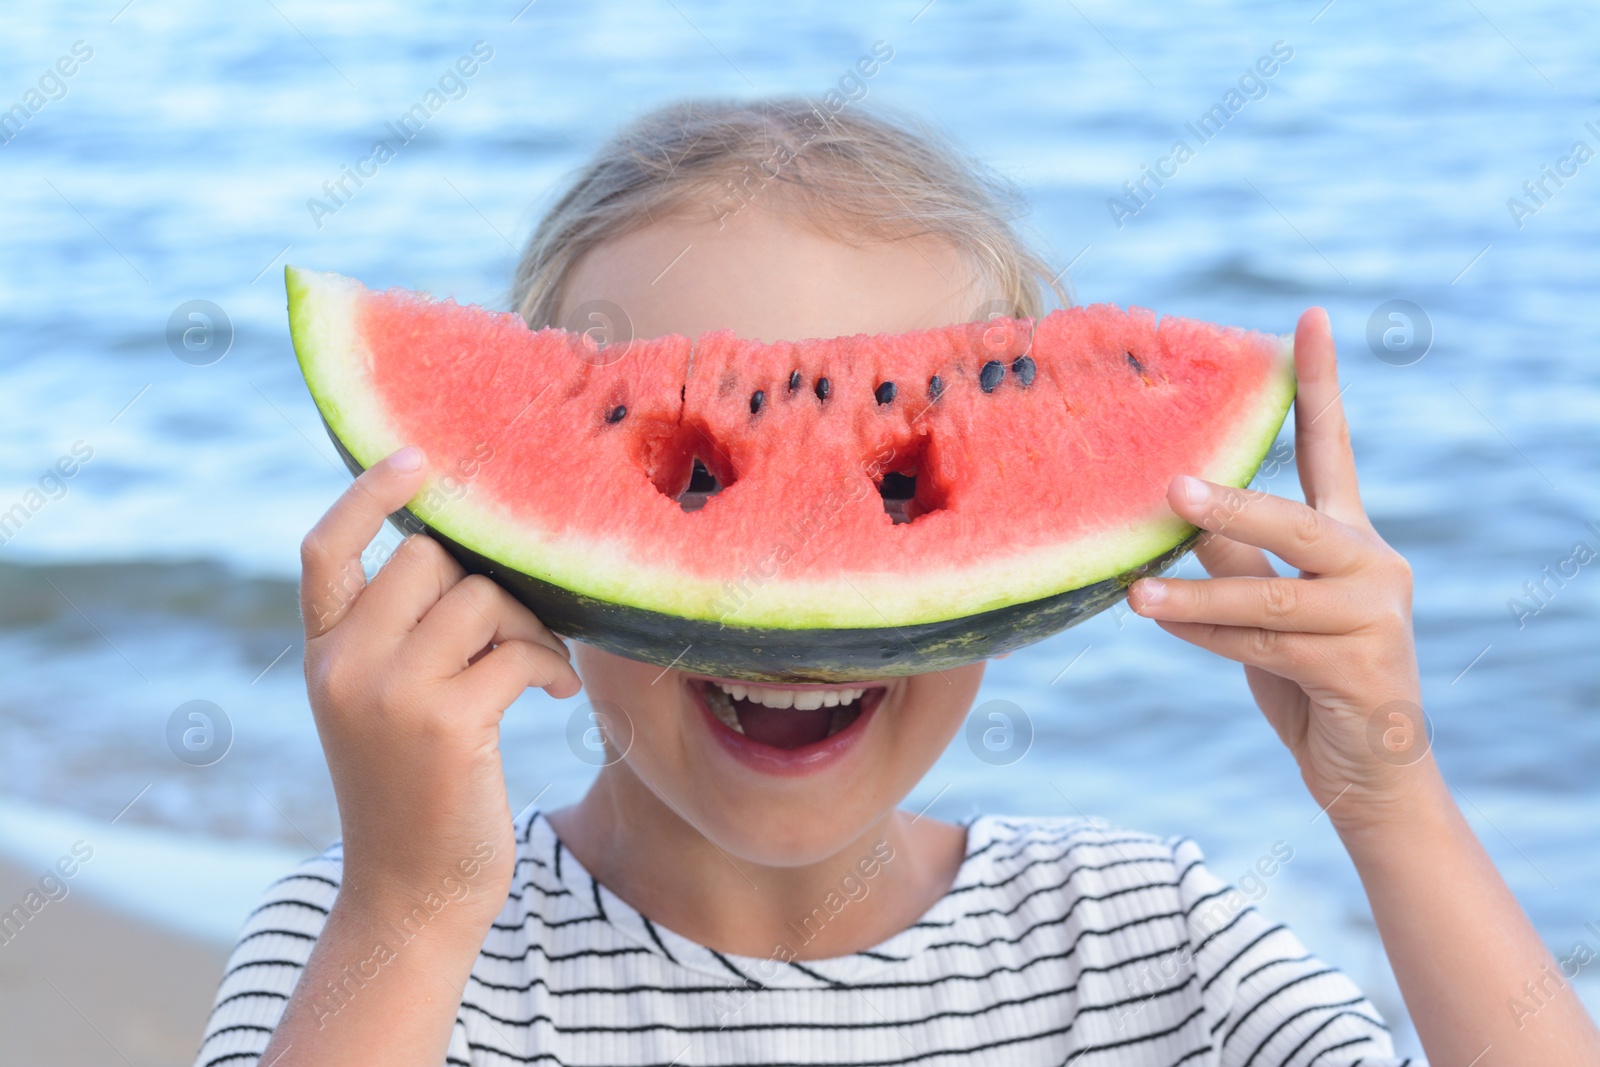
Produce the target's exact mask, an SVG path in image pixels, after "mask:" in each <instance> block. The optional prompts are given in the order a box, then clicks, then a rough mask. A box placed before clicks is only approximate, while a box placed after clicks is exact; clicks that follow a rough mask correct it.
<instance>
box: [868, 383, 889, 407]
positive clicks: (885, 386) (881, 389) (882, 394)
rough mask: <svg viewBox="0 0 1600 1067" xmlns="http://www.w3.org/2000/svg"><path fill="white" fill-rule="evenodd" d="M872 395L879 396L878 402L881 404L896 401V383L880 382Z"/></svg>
mask: <svg viewBox="0 0 1600 1067" xmlns="http://www.w3.org/2000/svg"><path fill="white" fill-rule="evenodd" d="M872 395H873V396H874V397H876V398H877V400H878V403H880V404H892V403H894V383H893V382H883V383H881V384H879V386H878V388H877V390H876V391H875V392H874V393H873V394H872Z"/></svg>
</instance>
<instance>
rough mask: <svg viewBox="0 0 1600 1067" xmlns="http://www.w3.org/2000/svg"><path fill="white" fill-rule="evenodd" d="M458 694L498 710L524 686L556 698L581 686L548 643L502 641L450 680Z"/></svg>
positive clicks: (577, 689) (470, 702) (570, 667)
mask: <svg viewBox="0 0 1600 1067" xmlns="http://www.w3.org/2000/svg"><path fill="white" fill-rule="evenodd" d="M450 685H451V687H452V688H455V689H456V690H457V691H458V692H459V693H460V694H461V698H462V699H463V700H464V701H466V702H468V703H469V704H472V705H476V706H478V707H493V708H496V709H498V711H499V712H500V713H502V714H503V713H504V712H505V709H506V708H509V707H510V706H511V702H512V701H514V700H516V699H517V697H519V696H521V695H522V694H523V692H524V691H526V690H528V689H543V690H545V691H546V692H548V693H549V694H550V695H551V696H553V697H556V698H557V699H563V700H564V699H566V698H567V697H570V696H576V695H577V693H578V691H579V690H580V689H582V688H583V683H582V682H581V681H580V680H579V679H578V672H577V671H575V670H573V669H572V664H571V663H568V662H567V660H566V657H564V656H562V655H561V654H560V653H558V652H556V651H554V650H553V649H551V648H550V647H549V646H548V645H542V644H535V643H533V642H529V641H506V642H504V643H502V644H500V645H497V646H496V647H495V648H494V650H493V651H491V652H490V653H489V654H488V655H486V656H484V657H483V658H482V659H480V660H479V661H478V662H476V663H474V664H473V665H472V666H470V667H468V668H467V669H466V670H464V671H462V672H461V673H460V674H459V675H457V676H456V678H455V679H454V680H453V681H452V682H451V683H450Z"/></svg>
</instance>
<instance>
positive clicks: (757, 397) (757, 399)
mask: <svg viewBox="0 0 1600 1067" xmlns="http://www.w3.org/2000/svg"><path fill="white" fill-rule="evenodd" d="M766 402H767V394H766V393H764V392H762V391H761V390H760V389H757V390H756V391H755V392H753V393H751V394H750V414H752V415H754V414H756V413H757V412H759V411H760V410H761V405H762V404H764V403H766Z"/></svg>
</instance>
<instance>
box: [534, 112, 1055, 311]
mask: <svg viewBox="0 0 1600 1067" xmlns="http://www.w3.org/2000/svg"><path fill="white" fill-rule="evenodd" d="M773 184H777V187H778V191H779V192H781V193H785V194H795V195H797V196H798V198H799V201H800V203H801V205H802V206H803V207H804V208H805V209H806V214H807V217H808V221H809V222H811V223H812V224H813V225H815V226H818V227H819V228H823V229H824V230H826V232H828V233H829V234H830V236H835V237H839V238H841V239H845V240H851V239H859V238H861V237H863V236H865V237H869V238H879V239H887V240H894V239H900V238H905V237H912V236H924V235H927V236H935V237H939V238H943V239H945V240H948V241H949V242H951V243H952V244H953V245H954V246H955V247H956V248H957V249H958V250H960V251H961V252H962V253H963V254H964V255H965V257H966V258H967V260H968V261H969V263H970V265H971V266H972V268H973V269H974V271H975V273H976V274H977V277H978V280H979V281H980V283H981V284H983V285H984V286H985V288H986V289H987V290H988V291H991V292H995V293H998V294H999V300H998V301H997V302H994V303H992V304H990V305H986V306H985V307H984V308H982V309H975V312H974V318H978V319H983V318H988V317H991V315H992V314H993V313H996V312H998V313H1001V314H1007V315H1013V316H1017V317H1031V318H1038V317H1039V316H1041V315H1042V314H1044V312H1045V311H1046V310H1048V308H1047V305H1046V296H1045V294H1046V293H1047V292H1048V293H1050V294H1052V295H1053V296H1054V297H1055V299H1056V300H1057V301H1058V302H1059V303H1060V304H1062V305H1069V304H1070V303H1071V299H1070V298H1069V297H1068V295H1067V293H1066V291H1065V290H1064V289H1063V288H1062V286H1061V285H1060V284H1059V281H1058V279H1059V278H1060V275H1059V274H1055V275H1054V276H1052V272H1051V270H1050V269H1049V267H1048V266H1047V264H1046V263H1045V261H1044V260H1043V259H1041V258H1040V257H1039V256H1038V255H1037V254H1035V253H1034V252H1033V251H1032V250H1031V249H1030V248H1029V247H1028V246H1027V245H1026V244H1025V243H1024V242H1023V241H1022V240H1021V239H1020V238H1019V237H1018V236H1017V233H1016V231H1015V230H1014V229H1013V228H1012V219H1013V218H1015V217H1016V216H1017V215H1020V214H1021V213H1022V200H1021V197H1020V196H1019V195H1018V194H1017V193H1016V191H1015V190H1014V189H1013V188H1012V187H1011V186H1010V185H1009V184H1008V183H1006V182H1005V181H1004V180H1002V179H1001V178H999V177H998V176H996V175H995V174H994V173H993V172H991V171H990V170H988V169H987V168H985V167H983V166H981V165H980V164H978V163H976V162H974V161H973V160H971V159H969V158H968V157H966V156H965V155H963V154H962V153H960V152H958V151H957V150H956V149H955V148H953V147H952V146H951V145H950V144H949V143H948V142H947V141H945V140H944V139H942V138H941V137H939V136H938V135H936V134H934V133H932V132H931V131H929V130H928V129H926V128H925V127H923V126H921V125H920V124H914V123H912V122H910V121H892V120H890V119H888V118H886V117H883V116H882V115H878V114H873V113H870V112H866V111H862V110H861V109H860V108H859V107H854V106H852V107H847V108H845V109H844V110H842V111H840V112H838V113H836V114H829V113H827V112H826V111H824V110H823V108H822V106H821V105H817V104H813V103H812V102H810V101H808V100H804V99H800V98H775V99H765V100H755V101H749V102H724V101H716V100H689V101H684V102H682V103H677V104H672V105H669V106H667V107H663V108H660V109H658V110H655V111H652V112H650V113H648V114H646V115H644V116H642V117H641V118H639V119H637V120H636V121H634V122H633V123H632V124H630V125H628V126H627V127H625V128H624V129H622V130H621V131H620V132H619V133H617V134H616V135H615V136H614V137H612V138H611V140H610V141H608V142H607V143H606V144H605V145H603V146H602V147H601V148H600V150H599V151H598V152H597V153H596V154H595V156H594V157H593V158H592V159H591V160H590V161H589V162H588V163H587V164H585V165H584V166H583V168H582V169H580V170H579V171H578V172H577V174H576V175H575V176H574V177H573V179H572V182H571V185H570V186H569V187H568V188H567V190H566V192H565V193H564V194H562V195H561V197H560V198H559V199H558V200H557V201H556V203H555V206H553V207H552V208H551V209H550V210H549V212H548V213H547V214H546V215H545V216H544V218H543V219H542V220H541V221H540V222H539V226H538V228H537V229H535V230H534V232H533V236H532V237H531V238H530V239H529V240H528V244H527V247H526V248H525V249H524V250H523V253H522V257H521V260H520V262H519V263H518V264H517V272H516V276H515V280H514V283H513V288H512V307H513V308H514V309H515V310H516V311H517V312H518V313H519V314H521V315H522V317H523V318H524V319H525V320H527V322H528V324H529V325H530V326H533V327H535V328H538V327H543V326H547V325H551V324H553V319H554V317H555V315H556V313H557V310H558V308H559V306H560V301H561V286H562V282H563V281H564V280H565V278H566V276H567V274H568V273H569V272H570V271H571V270H572V268H573V267H574V266H575V265H576V264H577V262H578V261H579V260H580V259H581V258H582V257H583V256H584V254H585V253H587V252H588V251H589V250H590V249H592V248H594V247H595V246H596V245H598V244H600V243H601V242H602V241H605V240H607V239H609V238H613V237H618V236H620V235H622V234H624V233H627V232H630V231H632V230H635V229H638V228H639V227H641V226H644V225H646V224H647V223H649V222H650V221H651V220H652V219H655V218H660V217H663V216H669V217H672V216H678V217H681V216H685V215H687V216H689V217H694V215H695V214H696V212H702V211H703V212H704V213H705V216H704V217H705V218H706V219H707V220H708V221H709V220H711V219H717V220H718V221H721V220H722V219H724V218H725V217H727V216H729V215H731V214H733V213H736V212H737V211H738V210H740V209H742V208H743V207H744V206H745V205H746V204H747V203H750V202H752V201H754V200H755V199H757V198H759V197H761V196H762V195H763V193H764V192H765V191H766V189H767V187H768V186H769V185H773ZM773 199H777V198H773ZM554 324H555V325H561V324H560V323H554Z"/></svg>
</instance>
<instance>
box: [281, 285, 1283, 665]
mask: <svg viewBox="0 0 1600 1067" xmlns="http://www.w3.org/2000/svg"><path fill="white" fill-rule="evenodd" d="M285 284H286V288H287V290H288V295H289V322H290V332H291V335H292V337H293V340H294V346H295V351H296V354H297V356H298V359H299V362H300V368H301V371H302V373H303V374H304V376H305V379H306V383H307V386H308V388H309V389H310V391H311V395H312V397H313V399H314V400H315V402H316V404H317V407H318V409H319V411H320V412H321V414H322V418H323V421H324V422H325V424H326V425H327V427H328V431H329V434H330V435H331V436H332V437H333V438H334V440H335V442H336V444H338V445H339V446H340V451H341V453H343V454H345V455H346V457H347V462H349V463H350V464H351V466H352V469H355V470H360V469H365V468H366V467H368V466H371V465H372V464H373V463H375V462H377V461H378V460H380V459H382V458H383V457H384V456H386V455H388V454H389V453H391V452H393V451H394V450H396V449H398V448H400V447H402V446H404V445H406V444H408V443H410V442H407V441H405V440H402V439H401V438H400V437H399V435H398V434H397V433H395V432H394V430H393V429H392V428H391V427H390V426H389V423H388V418H387V416H386V414H385V412H384V411H383V409H382V407H381V405H380V404H379V402H378V400H377V397H376V393H375V391H374V390H372V389H371V388H370V387H369V386H368V385H367V383H366V381H365V372H364V369H363V368H362V366H361V362H362V361H361V359H360V358H359V357H361V356H362V355H363V354H364V353H365V346H364V344H363V343H362V341H361V338H360V337H359V335H358V332H357V329H356V321H355V314H354V311H355V307H356V301H357V299H358V298H359V297H360V295H361V294H363V293H365V292H367V290H366V289H365V287H364V286H362V285H361V284H360V283H359V282H356V281H354V280H353V279H349V278H345V277H342V276H340V275H336V274H321V273H317V272H311V271H305V270H300V269H298V268H295V267H289V268H287V269H286V271H285ZM1280 352H1281V368H1282V369H1281V372H1280V373H1278V374H1275V375H1271V376H1269V377H1268V379H1267V380H1265V381H1264V382H1263V383H1262V387H1261V391H1260V394H1259V395H1258V396H1257V397H1256V398H1255V399H1253V400H1252V401H1251V402H1249V403H1247V404H1246V405H1244V407H1245V409H1246V410H1247V411H1248V412H1249V413H1250V416H1251V417H1250V418H1249V419H1247V420H1245V421H1243V422H1242V423H1240V424H1239V425H1238V426H1237V427H1236V429H1235V431H1234V433H1233V434H1232V436H1231V438H1230V439H1229V440H1228V441H1225V442H1221V443H1220V444H1219V445H1218V446H1217V448H1216V449H1215V450H1214V453H1213V458H1212V461H1211V462H1210V463H1209V464H1208V465H1207V466H1206V467H1205V468H1203V469H1200V470H1197V471H1194V472H1192V473H1195V474H1197V475H1199V476H1201V477H1204V478H1206V479H1208V480H1210V481H1213V482H1217V483H1220V484H1224V485H1233V486H1240V487H1242V486H1244V485H1247V484H1248V483H1249V481H1250V480H1251V478H1253V477H1254V475H1255V473H1256V471H1257V470H1258V469H1259V467H1260V465H1261V463H1262V461H1263V460H1264V459H1265V457H1266V455H1267V453H1268V451H1269V450H1270V449H1271V447H1272V444H1273V442H1274V440H1275V439H1276V437H1277V434H1278V432H1279V430H1280V428H1281V427H1282V425H1283V422H1284V419H1285V418H1286V417H1287V414H1288V410H1289V408H1290V406H1291V404H1292V402H1293V399H1294V394H1295V379H1294V365H1293V341H1292V338H1288V337H1285V338H1283V339H1282V345H1281V348H1280ZM430 485H431V483H428V484H425V485H424V487H423V489H422V490H421V491H420V492H419V494H418V496H417V498H416V499H414V500H413V501H412V503H411V505H410V508H409V511H408V514H409V515H411V516H412V517H413V518H414V520H416V521H418V522H419V523H420V524H421V525H424V526H426V527H427V528H428V529H429V530H430V531H431V532H434V533H436V534H438V535H442V536H443V538H445V539H448V540H449V541H451V542H453V543H454V544H455V545H456V546H458V547H463V548H465V549H466V550H467V551H470V552H471V553H473V554H474V555H476V556H478V557H480V558H482V559H484V560H486V561H489V562H492V563H493V564H495V565H496V569H497V570H499V571H501V572H502V573H505V572H511V573H520V574H522V575H526V576H528V577H530V578H532V579H533V580H534V581H535V582H538V583H548V584H549V585H551V586H555V587H558V588H560V589H564V590H567V591H570V592H571V593H572V594H574V595H575V596H577V597H579V598H581V599H582V600H583V601H585V602H587V603H592V604H598V605H615V606H616V607H618V608H622V609H629V608H631V609H637V610H638V611H640V612H643V613H646V614H648V615H652V616H660V617H661V619H662V620H664V622H663V625H667V624H668V623H670V621H671V620H674V619H677V620H684V621H686V622H688V621H694V622H700V623H707V622H709V623H713V624H715V625H716V626H717V627H718V628H719V629H727V628H735V629H747V630H750V631H751V632H760V633H771V632H777V633H786V634H789V635H798V634H802V633H806V632H812V631H819V630H839V631H859V632H862V633H865V632H868V631H873V630H877V629H881V628H889V629H891V630H892V629H894V628H904V627H923V626H934V625H935V624H943V623H948V622H950V621H952V620H960V619H963V618H967V617H972V616H980V615H983V614H985V613H994V612H1002V611H1007V610H1009V609H1013V608H1016V607H1018V606H1020V605H1026V604H1030V603H1035V602H1043V601H1046V600H1049V599H1050V598H1056V597H1060V596H1062V595H1063V594H1068V593H1072V592H1074V591H1077V590H1089V589H1090V588H1091V587H1102V586H1106V587H1122V586H1125V585H1126V584H1128V583H1130V582H1131V581H1132V580H1134V578H1135V577H1137V576H1138V575H1140V574H1143V573H1147V572H1148V570H1149V567H1148V565H1149V564H1150V563H1151V562H1152V561H1154V560H1158V559H1170V558H1174V557H1175V555H1176V554H1180V550H1181V549H1182V548H1183V547H1184V546H1186V545H1187V544H1188V543H1189V542H1190V541H1191V540H1192V538H1193V537H1194V534H1195V529H1194V527H1192V526H1190V525H1189V524H1188V523H1186V522H1184V521H1183V520H1181V519H1179V518H1178V517H1177V516H1175V515H1173V514H1172V513H1171V512H1170V511H1168V512H1167V513H1166V514H1165V515H1159V516H1156V517H1153V518H1152V519H1151V520H1149V521H1148V522H1146V523H1144V524H1143V525H1140V526H1136V527H1133V528H1122V529H1108V530H1104V531H1101V532H1099V533H1097V534H1095V535H1093V536H1090V537H1085V538H1080V539H1077V540H1075V541H1071V542H1066V543H1063V544H1060V545H1055V546H1050V547H1048V548H1044V549H1039V550H1036V551H1034V552H1032V553H1029V554H1027V555H1025V556H1020V557H1012V558H1011V559H1009V560H1006V561H1004V562H1003V563H1002V564H999V565H994V564H988V565H984V566H981V567H977V568H972V569H971V570H968V571H964V572H961V573H954V572H948V571H945V572H932V573H923V574H921V575H920V578H919V581H917V582H907V581H906V580H905V578H904V576H903V575H901V574H886V575H883V576H882V577H881V579H878V580H874V579H875V578H876V576H866V575H854V576H848V575H847V576H843V577H842V578H841V579H837V580H833V581H794V580H786V579H783V578H781V576H780V577H779V578H778V579H776V580H772V581H768V582H764V583H757V584H755V586H754V595H753V596H750V597H749V598H748V599H745V598H740V600H742V601H743V603H742V605H741V606H740V607H739V608H738V610H734V611H730V610H729V609H728V606H727V605H728V599H727V590H726V589H725V587H724V586H723V584H721V583H713V582H710V581H706V580H703V579H697V578H693V577H690V576H686V575H683V574H679V573H664V572H663V571H661V570H660V569H644V568H640V567H637V566H634V565H632V564H630V563H629V562H627V561H628V560H629V558H630V553H629V546H627V545H626V544H624V543H622V542H620V541H616V540H610V541H607V540H605V539H603V538H596V537H593V536H589V537H585V538H584V539H583V540H582V542H577V541H576V539H570V538H569V539H567V540H568V542H569V543H566V544H562V543H558V541H557V539H554V538H547V539H544V540H538V539H536V536H535V534H534V532H533V531H530V530H529V529H527V528H526V526H524V525H519V524H518V523H517V522H515V521H514V520H512V519H510V518H508V517H506V516H504V515H502V514H500V513H499V512H498V510H497V509H495V508H494V506H493V504H492V503H486V502H483V498H482V497H481V495H479V494H469V495H468V496H466V497H464V498H460V499H456V500H454V501H451V500H450V499H449V497H448V495H446V494H441V493H430V492H428V489H429V488H430ZM429 501H435V502H442V503H434V504H433V505H432V506H430V504H429ZM1097 599H1098V598H1097ZM1100 607H1104V605H1103V604H1102V605H1100ZM1096 610H1099V609H1098V608H1097V609H1096ZM1074 621H1076V620H1074ZM668 628H669V629H670V626H669V627H668ZM1056 628H1058V629H1059V628H1060V627H1059V625H1058V626H1057V627H1056ZM1039 636H1042V635H1039Z"/></svg>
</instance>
